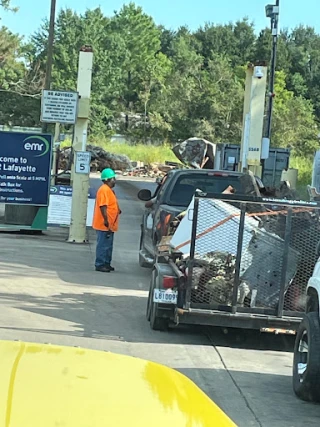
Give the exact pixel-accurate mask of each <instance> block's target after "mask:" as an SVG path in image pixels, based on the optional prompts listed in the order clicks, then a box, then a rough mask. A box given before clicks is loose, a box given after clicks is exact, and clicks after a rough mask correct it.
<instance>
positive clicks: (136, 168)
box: [123, 162, 174, 178]
mask: <svg viewBox="0 0 320 427" xmlns="http://www.w3.org/2000/svg"><path fill="white" fill-rule="evenodd" d="M135 163H136V165H135ZM132 166H133V167H132V168H131V169H130V170H127V171H126V172H125V173H124V174H123V175H125V176H139V177H146V178H158V177H163V176H164V175H165V174H166V173H168V172H169V171H170V170H172V169H174V166H171V165H167V164H163V163H156V162H154V163H150V165H144V164H141V162H132Z"/></svg>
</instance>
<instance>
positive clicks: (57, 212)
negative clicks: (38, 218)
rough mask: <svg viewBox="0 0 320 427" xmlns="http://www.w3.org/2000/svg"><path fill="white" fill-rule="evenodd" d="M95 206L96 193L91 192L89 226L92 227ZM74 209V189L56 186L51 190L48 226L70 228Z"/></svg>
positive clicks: (88, 210)
mask: <svg viewBox="0 0 320 427" xmlns="http://www.w3.org/2000/svg"><path fill="white" fill-rule="evenodd" d="M94 205H95V191H94V190H93V189H90V190H89V194H88V209H87V226H88V227H91V225H92V219H93V211H94ZM71 208H72V187H70V186H67V185H56V186H54V187H51V188H50V203H49V209H48V224H49V225H51V226H57V225H58V226H70V223H71Z"/></svg>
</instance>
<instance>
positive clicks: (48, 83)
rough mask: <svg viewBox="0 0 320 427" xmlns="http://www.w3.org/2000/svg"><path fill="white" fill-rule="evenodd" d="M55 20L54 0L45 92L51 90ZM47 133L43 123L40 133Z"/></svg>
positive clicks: (51, 12)
mask: <svg viewBox="0 0 320 427" xmlns="http://www.w3.org/2000/svg"><path fill="white" fill-rule="evenodd" d="M55 19H56V0H51V7H50V24H49V36H48V49H47V64H46V77H45V82H44V89H46V90H49V89H51V76H52V62H53V45H54V24H55ZM47 131H48V124H47V123H44V124H43V126H42V132H43V133H46V132H47Z"/></svg>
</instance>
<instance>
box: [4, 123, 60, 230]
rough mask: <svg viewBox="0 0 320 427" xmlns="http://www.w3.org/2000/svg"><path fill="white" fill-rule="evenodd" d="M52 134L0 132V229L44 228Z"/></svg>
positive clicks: (45, 227)
mask: <svg viewBox="0 0 320 427" xmlns="http://www.w3.org/2000/svg"><path fill="white" fill-rule="evenodd" d="M51 162H52V135H50V134H33V133H23V132H4V131H1V132H0V229H3V230H9V229H10V230H34V231H41V230H46V229H47V222H48V221H47V220H48V206H49V194H50V177H51Z"/></svg>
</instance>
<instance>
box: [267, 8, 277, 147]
mask: <svg viewBox="0 0 320 427" xmlns="http://www.w3.org/2000/svg"><path fill="white" fill-rule="evenodd" d="M279 4H280V0H276V6H277V7H279ZM278 24H279V14H278V13H275V14H274V15H273V16H272V18H271V34H272V57H271V69H270V84H269V105H268V113H267V126H266V137H267V138H269V139H271V126H272V111H273V92H274V82H275V73H276V63H277V45H278Z"/></svg>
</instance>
